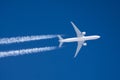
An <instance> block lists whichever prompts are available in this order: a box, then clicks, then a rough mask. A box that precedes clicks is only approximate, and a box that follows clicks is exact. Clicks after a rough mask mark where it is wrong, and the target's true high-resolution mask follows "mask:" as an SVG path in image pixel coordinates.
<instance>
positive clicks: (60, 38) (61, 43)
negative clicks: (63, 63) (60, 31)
mask: <svg viewBox="0 0 120 80" xmlns="http://www.w3.org/2000/svg"><path fill="white" fill-rule="evenodd" d="M58 38H59V42H60V44H59V47H61V46H62V45H63V42H62V41H61V40H62V39H63V38H62V37H61V36H60V35H58Z"/></svg>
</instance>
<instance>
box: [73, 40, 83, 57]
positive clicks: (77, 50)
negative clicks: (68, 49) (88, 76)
mask: <svg viewBox="0 0 120 80" xmlns="http://www.w3.org/2000/svg"><path fill="white" fill-rule="evenodd" d="M83 43H84V41H80V42H78V46H77V49H76V53H75V55H74V58H75V57H76V56H77V55H78V52H79V51H80V49H81V47H82V45H83Z"/></svg>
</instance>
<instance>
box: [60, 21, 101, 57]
mask: <svg viewBox="0 0 120 80" xmlns="http://www.w3.org/2000/svg"><path fill="white" fill-rule="evenodd" d="M71 24H72V26H73V28H74V30H75V32H76V35H77V37H73V38H66V39H63V38H62V37H61V36H60V35H58V38H59V42H60V44H59V47H61V46H62V45H63V43H65V42H66V43H68V42H78V45H77V49H76V53H75V55H74V58H75V57H76V56H77V55H78V53H79V51H80V49H81V47H82V46H87V43H86V42H85V41H87V40H95V39H99V38H100V36H99V35H92V36H85V35H86V32H81V31H80V30H79V29H78V28H77V26H76V25H75V24H74V23H73V22H72V21H71Z"/></svg>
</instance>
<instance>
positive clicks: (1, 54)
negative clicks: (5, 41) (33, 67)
mask: <svg viewBox="0 0 120 80" xmlns="http://www.w3.org/2000/svg"><path fill="white" fill-rule="evenodd" d="M55 48H56V47H54V46H52V47H42V48H31V49H21V50H11V51H4V52H0V58H2V57H7V56H17V55H23V54H32V53H37V52H43V51H50V50H54V49H55Z"/></svg>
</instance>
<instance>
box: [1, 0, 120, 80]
mask: <svg viewBox="0 0 120 80" xmlns="http://www.w3.org/2000/svg"><path fill="white" fill-rule="evenodd" d="M70 21H73V22H74V23H75V24H76V25H77V26H78V28H79V29H80V30H81V31H86V32H87V34H86V35H92V34H98V35H101V39H99V40H95V41H87V43H88V46H86V47H82V49H81V51H80V52H79V55H78V56H77V58H76V59H74V58H73V56H74V53H75V50H76V46H77V44H76V43H69V44H64V46H63V47H62V48H60V49H59V48H58V49H56V50H54V51H50V52H42V53H36V54H31V55H23V56H16V57H7V58H2V59H0V80H120V51H119V45H120V42H119V41H120V37H119V36H120V31H119V30H120V1H119V0H1V1H0V37H1V38H3V37H14V36H26V35H43V34H44V35H46V34H63V35H65V36H63V37H64V38H67V37H74V36H76V34H75V32H74V30H73V27H72V26H71V24H70ZM58 45H59V42H58V39H57V38H55V39H51V40H42V41H33V42H27V43H21V44H11V45H0V51H6V50H16V49H24V48H32V47H41V46H58Z"/></svg>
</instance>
